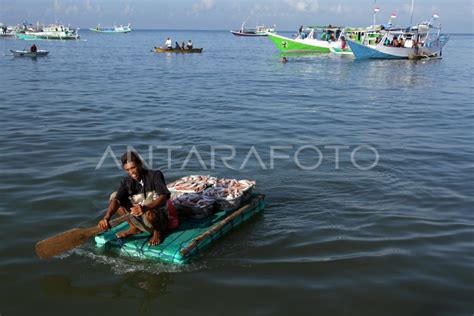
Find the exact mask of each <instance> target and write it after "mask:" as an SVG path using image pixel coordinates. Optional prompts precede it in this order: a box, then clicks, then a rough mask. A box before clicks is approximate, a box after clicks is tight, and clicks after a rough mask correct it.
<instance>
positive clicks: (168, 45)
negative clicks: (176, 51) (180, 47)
mask: <svg viewBox="0 0 474 316" xmlns="http://www.w3.org/2000/svg"><path fill="white" fill-rule="evenodd" d="M165 47H166V48H167V49H172V48H173V42H172V41H171V38H169V37H168V38H167V39H166V42H165Z"/></svg>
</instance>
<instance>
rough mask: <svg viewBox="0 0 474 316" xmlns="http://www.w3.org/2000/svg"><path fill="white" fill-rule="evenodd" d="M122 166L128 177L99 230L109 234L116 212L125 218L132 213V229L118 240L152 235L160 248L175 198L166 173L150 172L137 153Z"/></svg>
mask: <svg viewBox="0 0 474 316" xmlns="http://www.w3.org/2000/svg"><path fill="white" fill-rule="evenodd" d="M121 162H122V167H123V170H124V171H125V172H126V173H127V176H126V177H124V178H123V179H122V181H121V182H120V186H119V188H118V190H117V192H114V193H112V194H111V196H110V203H109V207H108V209H107V212H106V214H105V216H104V218H102V219H101V220H100V221H99V224H98V226H99V227H100V228H101V229H102V230H104V231H105V230H108V229H110V225H109V220H110V218H111V217H112V216H113V215H114V214H115V213H116V212H118V213H119V214H121V215H125V214H127V213H130V214H131V215H133V216H130V217H129V219H128V220H127V221H128V224H129V225H130V228H129V229H128V230H126V231H124V232H120V233H118V234H117V238H125V237H127V236H130V235H135V234H139V233H141V232H142V231H143V232H149V233H151V234H152V237H151V239H150V241H149V245H150V246H155V245H158V244H159V243H160V242H161V234H162V233H163V232H164V230H165V229H166V227H167V224H168V203H167V201H168V199H169V198H170V196H171V194H170V192H169V191H168V188H167V187H166V184H165V178H164V176H163V173H161V171H159V170H148V169H146V168H145V167H144V166H143V162H142V160H141V159H140V158H139V156H138V154H137V153H135V152H133V151H129V152H126V153H125V154H124V155H122V157H121Z"/></svg>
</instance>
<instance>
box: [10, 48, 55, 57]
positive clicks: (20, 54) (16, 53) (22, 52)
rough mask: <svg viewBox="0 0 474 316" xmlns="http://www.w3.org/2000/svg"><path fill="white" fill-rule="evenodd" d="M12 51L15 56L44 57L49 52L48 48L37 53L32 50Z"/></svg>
mask: <svg viewBox="0 0 474 316" xmlns="http://www.w3.org/2000/svg"><path fill="white" fill-rule="evenodd" d="M10 52H11V53H12V54H13V56H15V57H33V58H34V57H42V56H46V55H48V54H49V51H47V50H38V51H36V52H35V53H33V52H30V51H29V50H13V49H10Z"/></svg>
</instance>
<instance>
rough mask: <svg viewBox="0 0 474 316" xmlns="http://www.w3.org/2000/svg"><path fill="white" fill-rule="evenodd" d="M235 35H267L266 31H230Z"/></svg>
mask: <svg viewBox="0 0 474 316" xmlns="http://www.w3.org/2000/svg"><path fill="white" fill-rule="evenodd" d="M230 32H231V33H232V34H234V35H235V36H247V37H258V36H268V33H265V32H259V33H252V32H240V31H230Z"/></svg>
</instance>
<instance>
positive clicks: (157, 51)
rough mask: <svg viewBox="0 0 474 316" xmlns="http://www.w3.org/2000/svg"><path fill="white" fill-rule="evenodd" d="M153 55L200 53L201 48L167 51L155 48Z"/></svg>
mask: <svg viewBox="0 0 474 316" xmlns="http://www.w3.org/2000/svg"><path fill="white" fill-rule="evenodd" d="M155 53H177V54H191V53H202V48H193V49H174V48H173V49H167V48H162V47H155Z"/></svg>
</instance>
